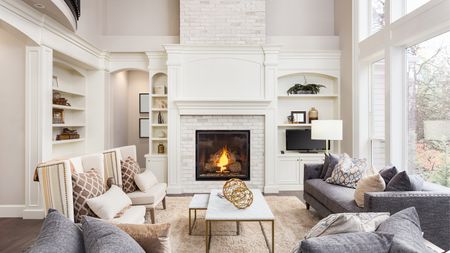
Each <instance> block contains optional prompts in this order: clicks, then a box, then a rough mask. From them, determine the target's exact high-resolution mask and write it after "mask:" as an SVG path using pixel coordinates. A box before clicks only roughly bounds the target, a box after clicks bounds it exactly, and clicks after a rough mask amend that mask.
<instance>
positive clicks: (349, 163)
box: [326, 154, 367, 188]
mask: <svg viewBox="0 0 450 253" xmlns="http://www.w3.org/2000/svg"><path fill="white" fill-rule="evenodd" d="M366 168H367V161H366V159H352V158H350V157H349V156H348V155H347V154H344V155H342V156H341V158H340V159H339V162H338V164H337V165H336V167H335V169H334V170H333V173H332V174H331V177H329V178H327V180H326V182H327V183H331V184H337V185H342V186H346V187H350V188H356V183H358V181H359V180H360V179H361V178H362V176H363V174H364V172H365V170H366Z"/></svg>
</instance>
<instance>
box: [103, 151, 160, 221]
mask: <svg viewBox="0 0 450 253" xmlns="http://www.w3.org/2000/svg"><path fill="white" fill-rule="evenodd" d="M103 155H104V158H105V161H104V164H105V176H107V177H110V178H113V181H114V184H116V185H118V186H120V187H122V170H121V161H122V160H125V159H127V158H128V157H131V158H133V159H134V160H135V161H136V160H137V155H136V146H134V145H131V146H124V147H120V148H115V149H110V150H107V151H104V152H103ZM144 170H145V169H144ZM142 172H143V170H142V169H141V173H142ZM166 194H167V184H166V183H159V182H158V183H157V184H155V185H154V186H152V188H150V189H149V190H147V191H145V192H142V191H140V190H136V191H134V192H131V193H127V195H128V197H130V199H131V201H132V203H133V206H145V208H146V209H147V214H149V215H150V220H151V222H152V223H153V224H154V223H155V208H156V206H158V205H159V204H160V203H162V206H163V209H166Z"/></svg>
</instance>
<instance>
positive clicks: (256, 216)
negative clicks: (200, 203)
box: [205, 189, 275, 253]
mask: <svg viewBox="0 0 450 253" xmlns="http://www.w3.org/2000/svg"><path fill="white" fill-rule="evenodd" d="M251 191H252V193H253V203H252V205H251V206H249V207H247V208H246V209H238V208H237V207H235V206H234V205H233V204H232V203H230V202H229V201H228V200H226V199H225V198H221V197H219V196H218V193H222V191H221V190H212V191H211V194H210V196H209V203H208V208H207V210H206V216H205V221H206V229H205V237H206V238H205V239H206V252H209V248H210V244H211V237H212V235H211V227H212V224H213V223H214V222H227V221H229V222H237V224H239V222H258V223H259V225H260V227H261V230H262V232H263V235H264V239H265V241H266V245H267V248H268V249H269V252H272V253H273V252H274V250H275V243H274V242H275V216H274V215H273V214H272V211H271V210H270V208H269V205H268V204H267V202H266V200H265V199H264V196H263V195H262V193H261V191H260V190H256V189H254V190H251ZM261 222H270V223H271V224H272V244H271V245H269V241H268V239H267V236H266V232H265V231H264V228H263V226H262V223H261ZM237 229H238V234H239V225H238V226H237Z"/></svg>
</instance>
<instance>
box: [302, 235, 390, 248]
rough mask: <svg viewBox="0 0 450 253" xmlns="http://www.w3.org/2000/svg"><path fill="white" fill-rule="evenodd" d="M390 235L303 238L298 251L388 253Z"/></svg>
mask: <svg viewBox="0 0 450 253" xmlns="http://www.w3.org/2000/svg"><path fill="white" fill-rule="evenodd" d="M392 237H393V236H392V235H389V234H379V233H371V232H357V233H345V234H338V235H327V236H321V237H314V238H311V239H308V240H303V241H302V242H301V243H300V249H299V251H298V253H342V252H346V253H372V252H377V253H388V252H389V248H390V247H391V244H392V240H393V239H392Z"/></svg>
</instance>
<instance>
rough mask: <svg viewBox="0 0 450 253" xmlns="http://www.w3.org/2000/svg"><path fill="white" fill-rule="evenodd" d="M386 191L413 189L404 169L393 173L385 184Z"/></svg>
mask: <svg viewBox="0 0 450 253" xmlns="http://www.w3.org/2000/svg"><path fill="white" fill-rule="evenodd" d="M386 191H388V192H391V191H413V185H412V184H411V180H410V179H409V176H408V174H406V171H402V172H400V173H398V174H397V175H395V176H394V177H393V178H392V179H391V181H389V183H388V184H387V185H386Z"/></svg>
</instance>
